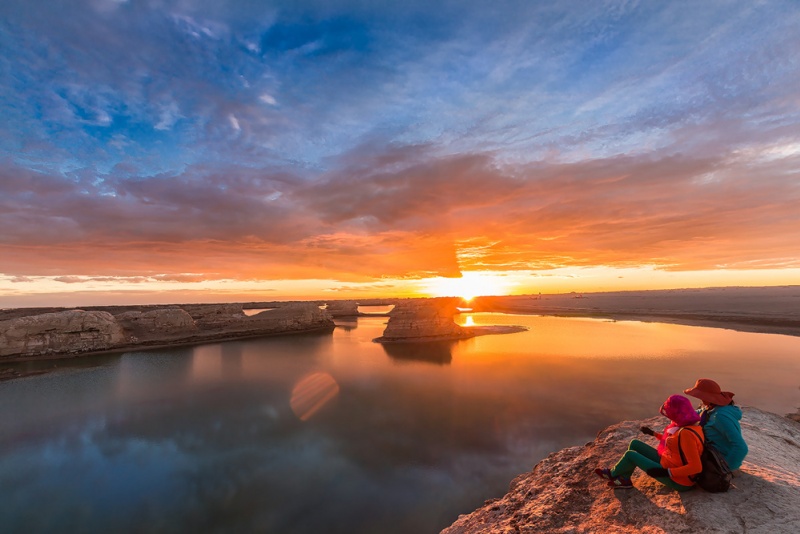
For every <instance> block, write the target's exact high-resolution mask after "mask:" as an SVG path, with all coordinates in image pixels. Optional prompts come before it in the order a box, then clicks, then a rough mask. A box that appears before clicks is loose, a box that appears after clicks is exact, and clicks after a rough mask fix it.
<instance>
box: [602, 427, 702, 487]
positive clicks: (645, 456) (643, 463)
mask: <svg viewBox="0 0 800 534" xmlns="http://www.w3.org/2000/svg"><path fill="white" fill-rule="evenodd" d="M637 467H638V468H639V469H641V470H642V471H646V470H647V469H650V468H651V467H661V462H660V458H659V456H658V451H657V450H655V449H654V448H653V447H651V446H650V445H648V444H647V443H644V442H641V441H639V440H638V439H634V440H632V441H631V443H630V445H628V450H627V451H625V454H623V455H622V458H620V459H619V462H617V465H615V466H614V469H612V470H611V475H612V476H615V477H625V478H630V476H631V475H632V474H633V472H634V471H635V470H636V468H637ZM656 480H658V481H659V482H661V483H662V484H664V485H665V486H667V487H668V488H672V489H674V490H677V491H687V490H690V489H692V488H693V487H694V486H684V485H683V484H678V483H677V482H675V481H674V480H672V479H671V478H669V477H668V476H667V477H658V478H656Z"/></svg>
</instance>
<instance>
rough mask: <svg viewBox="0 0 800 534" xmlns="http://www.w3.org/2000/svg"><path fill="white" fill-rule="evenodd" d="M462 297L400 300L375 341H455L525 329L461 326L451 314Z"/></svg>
mask: <svg viewBox="0 0 800 534" xmlns="http://www.w3.org/2000/svg"><path fill="white" fill-rule="evenodd" d="M462 303H463V301H462V300H461V299H460V298H455V297H440V298H432V299H409V300H406V301H401V302H399V303H397V304H396V305H395V308H394V309H393V310H392V311H391V313H389V323H388V324H387V325H386V330H385V331H384V332H383V336H381V337H379V338H376V339H375V341H376V342H378V343H420V342H435V341H451V340H453V341H455V340H459V339H467V338H470V337H475V336H480V335H486V334H510V333H513V332H521V331H524V330H526V328H525V327H524V326H507V325H497V326H460V325H457V324H456V323H455V321H454V320H453V318H454V317H455V315H456V314H457V313H459V308H458V306H459V305H460V304H462Z"/></svg>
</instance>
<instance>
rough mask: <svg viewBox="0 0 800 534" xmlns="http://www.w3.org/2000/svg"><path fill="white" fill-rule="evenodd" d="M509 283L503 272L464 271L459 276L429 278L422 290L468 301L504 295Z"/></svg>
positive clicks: (506, 292)
mask: <svg viewBox="0 0 800 534" xmlns="http://www.w3.org/2000/svg"><path fill="white" fill-rule="evenodd" d="M511 285H512V283H511V281H510V280H509V279H508V277H506V276H504V275H503V274H498V273H488V272H477V271H466V272H463V273H462V275H461V278H431V279H430V280H427V281H426V283H425V287H424V291H425V292H426V293H428V294H429V295H430V296H433V297H461V298H463V299H464V300H465V301H469V300H472V299H473V298H475V297H480V296H484V295H506V294H508V292H509V290H510V289H511Z"/></svg>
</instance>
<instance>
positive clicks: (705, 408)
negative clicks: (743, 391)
mask: <svg viewBox="0 0 800 534" xmlns="http://www.w3.org/2000/svg"><path fill="white" fill-rule="evenodd" d="M683 392H684V393H686V394H687V395H691V396H692V397H695V398H698V399H700V400H701V401H702V403H703V404H702V405H701V406H700V407H699V408H698V411H699V413H700V425H701V426H702V427H703V431H704V432H705V435H706V439H707V440H708V442H709V443H712V444H713V445H714V447H715V448H716V449H717V450H718V451H719V452H720V453H721V454H722V457H723V458H725V462H727V464H728V467H729V468H730V469H731V471H735V470H736V469H739V468H740V467H741V466H742V462H743V461H744V458H745V456H747V452H748V448H747V443H745V441H744V438H743V437H742V427H741V426H740V424H739V421H740V420H741V419H742V410H741V409H740V408H739V407H738V406H736V405H734V403H733V393H731V392H730V391H722V388H720V387H719V384H717V383H716V382H714V381H713V380H711V379H708V378H700V379H698V380H697V382H695V384H694V387H692V388H688V389H685V390H684V391H683Z"/></svg>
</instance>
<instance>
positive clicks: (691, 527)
mask: <svg viewBox="0 0 800 534" xmlns="http://www.w3.org/2000/svg"><path fill="white" fill-rule="evenodd" d="M663 424H664V419H663V418H659V417H656V418H653V419H649V420H646V421H627V422H624V423H620V424H617V425H614V426H611V427H608V428H606V429H605V430H603V431H602V432H600V433H599V434H598V436H597V438H596V439H595V440H594V441H593V442H591V443H588V444H586V445H585V446H579V447H572V448H568V449H564V450H562V451H559V452H556V453H553V454H551V455H550V456H548V457H547V458H545V459H544V460H542V461H541V462H539V463H538V464H537V465H536V466H535V467H534V468H533V471H532V472H530V473H527V474H524V475H520V476H519V477H517V478H516V479H515V480H514V481H512V483H511V487H510V490H509V492H508V493H507V494H506V495H505V496H503V497H502V498H499V499H494V500H491V501H487V502H486V503H485V504H484V506H483V507H482V508H479V509H478V510H476V511H474V512H472V513H471V514H468V515H463V516H460V517H459V518H458V520H457V521H456V522H455V523H454V524H453V525H451V526H450V527H449V528H446V529H445V530H443V531H442V532H443V533H444V534H467V533H479V532H480V533H491V534H495V533H497V534H499V533H504V534H505V533H516V532H523V533H559V532H560V533H567V532H570V533H573V532H574V533H594V532H614V533H640V532H644V533H668V534H672V533H737V532H742V533H744V532H747V533H764V534H767V533H769V534H775V533H786V534H790V533H791V534H796V533H797V532H800V423H797V422H795V421H792V420H790V419H788V418H785V417H781V416H778V415H775V414H771V413H767V412H763V411H761V410H758V409H756V408H745V409H744V417H743V419H742V431H743V434H744V437H745V440H746V441H747V443H748V445H749V447H750V453H749V455H748V456H747V458H746V459H745V462H744V465H743V466H742V469H741V470H740V472H739V473H738V474H737V476H736V477H735V478H734V485H735V487H733V488H731V490H730V491H729V492H728V493H723V494H710V493H706V492H704V491H702V490H699V489H695V490H693V491H690V492H686V493H682V494H679V493H677V492H673V491H669V490H667V489H666V488H665V487H664V486H662V485H661V484H660V483H658V482H657V481H655V480H654V479H652V478H650V477H648V476H647V475H644V474H642V473H641V472H640V471H638V470H637V472H636V474H635V475H634V478H633V483H634V488H633V489H627V490H623V489H617V490H614V489H611V488H607V487H606V485H605V483H604V481H602V480H600V479H599V478H597V477H596V476H595V475H594V473H593V470H594V468H595V467H610V466H613V464H614V463H615V462H616V460H617V459H618V458H619V456H620V455H621V454H622V453H623V452H624V451H625V449H626V447H627V444H628V442H629V441H630V440H631V439H633V438H639V439H642V438H644V439H645V440H646V439H648V438H647V437H646V436H643V435H642V434H640V433H639V432H638V429H639V427H640V426H641V425H649V426H651V427H653V428H657V427H661V426H663ZM650 439H652V438H650Z"/></svg>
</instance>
